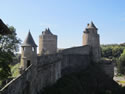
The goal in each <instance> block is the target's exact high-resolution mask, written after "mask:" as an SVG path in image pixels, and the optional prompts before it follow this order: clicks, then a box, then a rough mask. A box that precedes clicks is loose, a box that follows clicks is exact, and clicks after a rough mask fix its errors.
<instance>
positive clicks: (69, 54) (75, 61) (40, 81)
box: [0, 46, 113, 94]
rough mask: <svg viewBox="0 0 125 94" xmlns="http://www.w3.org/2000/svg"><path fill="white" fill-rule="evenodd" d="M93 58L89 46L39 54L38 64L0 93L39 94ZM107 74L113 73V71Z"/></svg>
mask: <svg viewBox="0 0 125 94" xmlns="http://www.w3.org/2000/svg"><path fill="white" fill-rule="evenodd" d="M91 58H92V57H91V49H90V47H89V46H81V47H73V48H69V49H64V50H63V51H61V52H60V53H58V54H50V55H42V56H38V57H37V65H36V66H33V65H31V66H30V67H29V68H28V69H26V70H25V72H24V73H23V74H22V75H21V76H19V77H18V78H16V79H15V80H12V81H11V82H10V83H8V84H7V85H6V86H5V87H4V88H3V89H2V90H1V91H0V94H37V92H39V91H40V90H42V89H43V88H44V87H46V86H48V85H52V84H54V83H55V82H56V81H57V80H58V79H59V78H60V77H61V76H63V75H65V74H68V73H71V72H76V71H79V70H80V69H82V70H83V69H86V68H87V67H88V66H89V64H90V63H91ZM101 67H102V69H104V71H105V72H106V73H109V72H110V71H112V68H113V66H108V65H104V64H102V65H101ZM107 75H112V72H110V73H109V74H107Z"/></svg>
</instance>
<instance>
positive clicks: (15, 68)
mask: <svg viewBox="0 0 125 94" xmlns="http://www.w3.org/2000/svg"><path fill="white" fill-rule="evenodd" d="M19 66H20V63H17V64H16V65H14V66H12V65H11V66H10V68H11V73H12V77H13V78H15V77H17V76H18V75H19V74H20V73H19Z"/></svg>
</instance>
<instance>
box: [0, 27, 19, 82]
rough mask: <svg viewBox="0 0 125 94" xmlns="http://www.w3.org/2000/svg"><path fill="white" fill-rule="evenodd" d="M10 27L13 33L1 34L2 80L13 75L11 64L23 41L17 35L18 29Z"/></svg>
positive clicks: (0, 78) (0, 66) (0, 63)
mask: <svg viewBox="0 0 125 94" xmlns="http://www.w3.org/2000/svg"><path fill="white" fill-rule="evenodd" d="M8 28H9V30H10V31H11V32H12V33H11V34H7V35H0V80H2V81H4V80H6V79H7V78H8V77H9V76H11V71H10V67H9V65H10V63H11V62H12V61H13V57H14V56H15V55H14V54H15V52H17V51H18V50H19V44H20V42H21V40H20V39H19V38H17V36H16V35H17V34H16V29H15V28H14V27H13V26H9V27H8Z"/></svg>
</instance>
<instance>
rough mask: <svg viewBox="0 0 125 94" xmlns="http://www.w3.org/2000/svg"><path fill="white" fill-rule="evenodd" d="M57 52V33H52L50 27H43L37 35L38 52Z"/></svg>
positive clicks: (41, 53)
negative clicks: (43, 29) (40, 33)
mask: <svg viewBox="0 0 125 94" xmlns="http://www.w3.org/2000/svg"><path fill="white" fill-rule="evenodd" d="M56 52H57V35H54V34H52V32H51V31H50V29H49V28H48V29H45V31H43V32H42V35H40V36H39V54H40V55H43V54H54V53H56Z"/></svg>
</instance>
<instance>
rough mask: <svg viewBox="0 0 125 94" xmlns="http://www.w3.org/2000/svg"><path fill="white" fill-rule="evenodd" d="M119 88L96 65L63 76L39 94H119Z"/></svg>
mask: <svg viewBox="0 0 125 94" xmlns="http://www.w3.org/2000/svg"><path fill="white" fill-rule="evenodd" d="M120 91H121V88H120V86H119V85H118V84H117V83H116V82H114V81H113V80H112V79H111V78H109V77H107V75H105V74H104V73H103V71H101V69H100V68H99V67H98V66H97V65H92V66H91V67H89V68H88V69H87V70H84V71H81V72H79V73H72V74H70V75H65V76H64V77H62V78H61V79H59V80H58V81H57V83H56V84H54V85H53V86H50V87H47V88H45V89H44V92H43V93H40V94H121V93H120Z"/></svg>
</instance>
